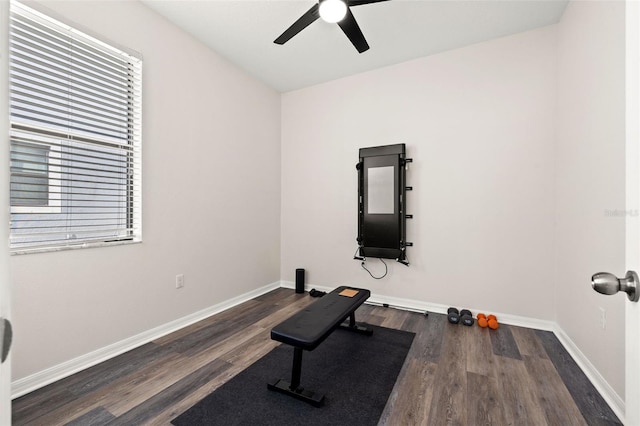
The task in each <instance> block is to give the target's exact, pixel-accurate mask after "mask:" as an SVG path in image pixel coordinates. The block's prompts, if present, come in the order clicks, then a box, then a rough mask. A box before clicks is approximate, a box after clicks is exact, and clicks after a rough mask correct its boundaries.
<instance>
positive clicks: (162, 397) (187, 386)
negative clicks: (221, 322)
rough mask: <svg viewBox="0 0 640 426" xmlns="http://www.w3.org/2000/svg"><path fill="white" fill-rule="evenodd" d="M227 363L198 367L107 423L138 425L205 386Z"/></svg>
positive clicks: (110, 425) (224, 369)
mask: <svg viewBox="0 0 640 426" xmlns="http://www.w3.org/2000/svg"><path fill="white" fill-rule="evenodd" d="M229 367H230V366H229V364H228V363H226V362H224V361H222V360H219V359H216V360H214V361H212V362H211V363H209V364H207V365H205V366H203V367H201V368H199V369H198V370H196V371H194V372H193V373H191V374H189V375H188V376H186V377H184V378H182V379H181V380H179V381H177V382H176V383H174V384H173V385H171V386H169V387H168V388H166V389H164V390H163V391H161V392H159V393H157V394H156V395H154V396H153V397H151V398H148V399H146V400H145V401H143V402H142V403H141V404H138V405H136V406H135V407H133V408H132V409H131V410H129V411H127V412H125V413H123V414H122V415H120V416H118V417H117V418H115V419H112V420H111V421H110V422H109V423H107V425H109V426H115V425H122V426H128V425H139V424H143V423H145V422H147V421H149V420H150V419H153V418H154V417H156V416H157V415H158V413H161V412H162V411H164V410H165V409H166V407H167V405H170V404H173V403H174V402H176V401H181V400H182V399H184V398H187V397H188V396H189V394H190V393H192V392H193V390H194V389H198V388H200V387H202V386H206V385H207V384H208V383H209V382H210V381H211V380H213V379H214V378H216V377H218V376H220V375H221V374H222V373H223V372H224V371H226V370H228V369H229Z"/></svg>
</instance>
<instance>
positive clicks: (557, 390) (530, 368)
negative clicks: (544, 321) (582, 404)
mask: <svg viewBox="0 0 640 426" xmlns="http://www.w3.org/2000/svg"><path fill="white" fill-rule="evenodd" d="M523 360H524V364H525V366H526V368H527V372H528V373H529V377H530V378H531V385H532V389H533V390H534V392H535V393H536V401H537V403H538V404H539V405H540V407H541V408H542V410H543V411H544V415H545V418H546V420H547V423H548V424H549V425H566V426H584V425H586V424H587V423H586V421H585V419H584V417H583V416H582V414H581V413H580V410H579V409H578V406H577V405H576V404H575V402H574V401H573V398H572V397H571V394H570V393H569V391H568V390H567V388H566V386H565V385H564V383H563V382H562V379H561V378H560V376H559V375H558V372H557V370H556V368H555V367H554V366H553V364H552V363H551V361H549V360H546V359H541V358H535V357H531V356H528V355H525V356H524V357H523Z"/></svg>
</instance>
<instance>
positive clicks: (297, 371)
mask: <svg viewBox="0 0 640 426" xmlns="http://www.w3.org/2000/svg"><path fill="white" fill-rule="evenodd" d="M301 375H302V349H301V348H297V347H295V346H294V348H293V367H292V369H291V383H289V382H287V381H286V380H283V379H276V380H274V381H272V382H270V383H267V389H269V390H273V391H276V392H280V393H284V394H287V395H289V396H292V397H294V398H297V399H300V400H302V401H305V402H308V403H309V404H311V405H314V406H316V407H319V406H321V405H322V403H323V401H324V395H322V394H318V393H316V392H312V391H309V390H306V389H304V388H303V387H302V386H300V376H301Z"/></svg>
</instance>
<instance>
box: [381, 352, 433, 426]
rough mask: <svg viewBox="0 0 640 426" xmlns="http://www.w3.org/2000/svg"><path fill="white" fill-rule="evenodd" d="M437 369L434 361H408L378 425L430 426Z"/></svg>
mask: <svg viewBox="0 0 640 426" xmlns="http://www.w3.org/2000/svg"><path fill="white" fill-rule="evenodd" d="M437 369H438V365H437V364H434V363H431V362H423V361H419V360H416V359H409V360H407V362H406V363H405V366H404V368H403V369H402V371H401V372H400V375H399V376H398V380H397V382H396V385H395V386H394V388H393V391H392V392H391V395H390V396H389V401H388V402H387V405H386V406H385V409H384V411H383V412H382V415H381V416H380V422H379V423H378V425H379V426H396V425H402V424H405V425H427V419H428V418H429V409H430V406H431V400H432V399H433V387H434V381H435V377H436V371H437Z"/></svg>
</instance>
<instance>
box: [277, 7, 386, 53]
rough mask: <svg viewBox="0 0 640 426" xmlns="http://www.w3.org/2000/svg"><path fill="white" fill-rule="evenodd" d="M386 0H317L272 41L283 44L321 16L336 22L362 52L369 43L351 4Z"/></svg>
mask: <svg viewBox="0 0 640 426" xmlns="http://www.w3.org/2000/svg"><path fill="white" fill-rule="evenodd" d="M381 1H387V0H319V1H318V3H316V4H314V5H313V7H311V9H309V10H308V11H306V12H305V13H304V15H302V16H301V17H300V18H298V20H297V21H296V22H294V23H293V25H291V26H290V27H289V28H287V29H286V31H285V32H283V33H282V34H281V35H280V37H278V38H277V39H275V40H274V41H273V42H274V43H276V44H285V43H286V42H287V41H289V40H291V38H292V37H293V36H295V35H296V34H298V33H299V32H300V31H302V30H304V29H305V28H307V27H308V26H309V25H310V24H311V23H313V22H314V21H315V20H316V19H318V18H322V19H323V20H324V21H326V22H329V23H337V24H338V26H340V28H342V31H343V32H344V33H345V35H346V36H347V37H348V38H349V40H350V41H351V43H353V45H354V46H355V48H356V49H357V50H358V52H360V53H362V52H364V51H366V50H368V49H369V44H368V43H367V40H365V38H364V35H363V34H362V31H360V27H359V26H358V23H357V22H356V18H354V17H353V14H352V13H351V10H350V9H349V8H350V7H351V6H361V5H363V4H369V3H378V2H381Z"/></svg>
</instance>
